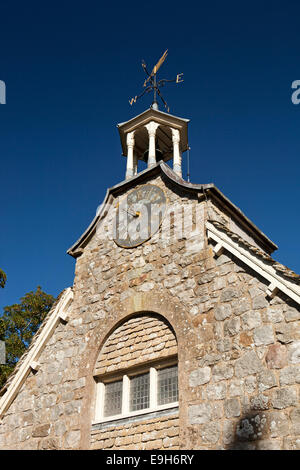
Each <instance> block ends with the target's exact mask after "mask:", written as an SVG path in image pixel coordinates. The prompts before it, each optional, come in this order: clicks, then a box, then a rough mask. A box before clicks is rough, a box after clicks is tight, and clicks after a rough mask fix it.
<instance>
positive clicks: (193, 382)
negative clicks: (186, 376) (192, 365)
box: [189, 367, 211, 387]
mask: <svg viewBox="0 0 300 470" xmlns="http://www.w3.org/2000/svg"><path fill="white" fill-rule="evenodd" d="M210 377H211V368H210V367H202V368H200V369H197V370H194V371H192V372H191V373H190V380H189V384H190V387H197V386H198V385H203V384H206V383H207V382H209V381H210Z"/></svg>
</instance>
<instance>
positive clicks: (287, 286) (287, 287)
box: [206, 222, 300, 304]
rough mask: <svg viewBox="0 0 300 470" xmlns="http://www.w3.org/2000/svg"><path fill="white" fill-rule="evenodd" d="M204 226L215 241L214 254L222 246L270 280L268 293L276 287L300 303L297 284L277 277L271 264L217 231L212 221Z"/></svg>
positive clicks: (299, 291)
mask: <svg viewBox="0 0 300 470" xmlns="http://www.w3.org/2000/svg"><path fill="white" fill-rule="evenodd" d="M206 227H207V236H208V238H211V239H212V240H214V241H215V242H216V243H217V253H216V254H218V253H220V251H221V250H220V248H221V247H223V248H224V249H225V250H227V251H229V252H230V253H232V254H233V255H234V256H236V257H237V258H239V259H240V260H241V261H242V262H243V263H245V264H246V265H247V266H249V267H250V268H251V269H253V270H254V271H256V272H257V273H258V274H260V275H261V276H263V277H264V278H265V279H266V280H267V281H269V282H270V285H269V289H268V292H267V293H268V294H270V293H275V289H278V290H280V291H281V292H283V293H284V294H286V295H287V296H288V297H290V298H291V299H293V300H294V301H295V302H297V303H298V304H300V287H299V286H297V285H295V284H293V283H292V282H289V281H288V280H285V279H282V278H281V277H279V276H278V274H277V272H276V270H275V269H274V268H273V267H272V266H268V265H267V264H265V263H264V262H263V261H262V260H260V259H259V258H257V257H256V256H254V255H252V254H251V253H249V251H247V250H246V249H245V248H243V247H241V246H240V245H239V244H238V243H235V242H234V241H233V240H232V239H231V238H230V237H228V235H226V234H225V233H224V232H222V231H219V230H218V229H217V228H216V227H215V226H214V225H213V224H212V223H210V222H206Z"/></svg>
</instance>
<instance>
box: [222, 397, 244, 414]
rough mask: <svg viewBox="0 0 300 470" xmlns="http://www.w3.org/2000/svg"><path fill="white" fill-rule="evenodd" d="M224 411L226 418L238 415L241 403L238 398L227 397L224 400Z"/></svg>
mask: <svg viewBox="0 0 300 470" xmlns="http://www.w3.org/2000/svg"><path fill="white" fill-rule="evenodd" d="M224 412H225V416H226V418H234V417H237V416H240V414H241V405H240V402H239V399H238V398H229V399H228V400H225V401H224Z"/></svg>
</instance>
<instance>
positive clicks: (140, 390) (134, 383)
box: [129, 373, 150, 411]
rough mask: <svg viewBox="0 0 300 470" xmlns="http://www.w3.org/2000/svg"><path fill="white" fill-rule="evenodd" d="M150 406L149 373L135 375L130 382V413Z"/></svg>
mask: <svg viewBox="0 0 300 470" xmlns="http://www.w3.org/2000/svg"><path fill="white" fill-rule="evenodd" d="M149 406H150V380H149V373H147V374H142V375H137V376H135V377H132V379H131V380H130V408H129V409H130V411H137V410H143V409H144V408H149Z"/></svg>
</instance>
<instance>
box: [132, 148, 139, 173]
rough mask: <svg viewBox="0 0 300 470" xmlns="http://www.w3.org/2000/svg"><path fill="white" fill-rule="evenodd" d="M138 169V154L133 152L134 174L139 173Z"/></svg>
mask: <svg viewBox="0 0 300 470" xmlns="http://www.w3.org/2000/svg"><path fill="white" fill-rule="evenodd" d="M137 170H138V158H137V154H136V153H135V152H133V175H137Z"/></svg>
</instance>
